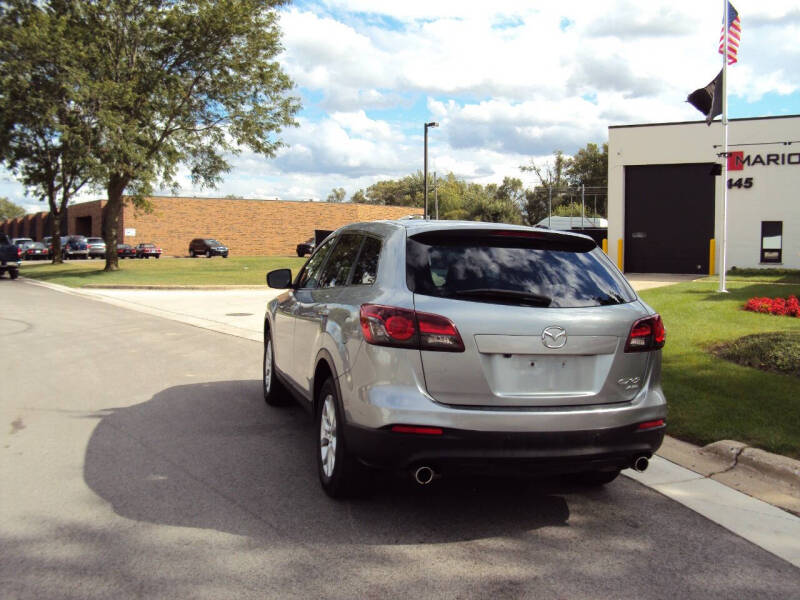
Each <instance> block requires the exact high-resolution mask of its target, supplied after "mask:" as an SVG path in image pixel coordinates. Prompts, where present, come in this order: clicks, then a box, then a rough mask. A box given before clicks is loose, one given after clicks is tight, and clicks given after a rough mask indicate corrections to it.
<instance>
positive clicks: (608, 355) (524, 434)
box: [263, 220, 666, 497]
mask: <svg viewBox="0 0 800 600" xmlns="http://www.w3.org/2000/svg"><path fill="white" fill-rule="evenodd" d="M267 283H268V285H269V286H270V287H273V288H285V289H286V292H285V293H283V294H280V295H279V296H277V297H276V298H275V299H273V300H271V301H269V302H268V304H267V310H266V314H265V318H264V362H263V364H264V370H263V390H264V399H265V401H266V402H267V404H270V405H274V404H279V403H281V402H283V401H285V398H286V396H287V394H292V395H293V396H295V397H296V398H297V399H298V400H299V401H300V402H301V404H303V405H304V406H305V407H306V408H308V409H309V410H310V411H311V412H312V414H313V415H314V418H315V424H316V427H315V432H314V438H315V440H316V442H315V443H316V459H317V470H318V475H319V479H320V482H321V484H322V487H323V488H324V490H325V491H326V492H327V493H328V494H329V495H331V496H334V497H336V496H342V495H347V494H350V493H352V492H353V491H355V490H358V489H359V487H360V486H361V485H362V484H363V481H364V476H365V470H366V468H367V467H382V468H390V469H400V470H406V471H407V472H409V473H410V474H412V476H413V478H414V480H415V481H416V482H417V483H418V484H428V483H430V482H431V481H433V480H434V478H436V477H437V476H438V475H446V474H448V473H450V472H455V471H459V470H464V469H466V470H478V469H488V470H489V471H491V472H493V473H501V472H505V471H522V472H523V473H543V472H552V471H556V472H565V473H572V474H573V476H574V477H576V478H577V479H579V480H580V481H582V482H583V483H585V484H588V485H603V484H605V483H608V482H610V481H612V480H613V479H614V478H615V477H617V475H618V474H619V472H620V470H621V469H623V468H627V467H634V468H637V469H639V470H643V469H645V468H646V467H647V463H648V459H649V457H650V456H651V455H652V454H653V453H654V452H655V451H656V450H657V449H658V447H659V446H660V445H661V441H662V439H663V436H664V429H665V419H666V400H665V397H664V393H663V391H662V389H661V382H660V371H661V369H660V365H661V348H662V347H663V346H664V342H665V332H664V326H663V323H662V320H661V317H660V316H659V315H658V314H657V313H655V312H654V311H653V309H652V308H650V307H649V306H648V305H647V304H645V303H644V302H643V301H642V300H641V299H640V298H639V297H638V296H637V295H636V292H634V291H633V289H632V288H631V287H630V285H629V284H628V282H627V281H626V279H625V277H624V276H623V275H622V274H621V273H620V272H619V270H617V268H616V266H614V264H613V263H612V262H611V261H610V260H609V259H608V257H607V256H606V255H605V254H604V253H603V252H602V250H600V249H599V248H598V247H597V245H596V244H595V243H594V241H592V240H591V239H590V238H588V237H586V236H583V235H579V234H572V233H562V232H555V231H542V230H539V229H534V228H530V227H521V226H513V225H502V224H488V223H463V222H442V221H438V222H431V221H422V220H406V221H394V222H390V221H384V222H372V223H357V224H353V225H348V226H345V227H343V228H341V229H339V230H338V231H336V232H335V233H334V235H333V236H331V237H330V238H328V239H327V240H326V241H325V242H324V243H323V244H321V245H320V246H319V247H318V248H317V249H316V250H315V252H314V254H312V255H311V257H310V258H309V259H308V261H307V262H306V264H305V265H304V266H303V268H302V269H301V270H300V272H299V274H298V275H297V277H296V279H295V280H294V281H292V280H291V272H290V271H289V269H279V270H276V271H272V272H270V273H269V274H268V275H267Z"/></svg>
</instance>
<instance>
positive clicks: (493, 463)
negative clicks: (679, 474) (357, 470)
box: [345, 424, 665, 474]
mask: <svg viewBox="0 0 800 600" xmlns="http://www.w3.org/2000/svg"><path fill="white" fill-rule="evenodd" d="M664 430H665V428H664V427H659V428H655V429H649V430H645V431H637V429H636V425H628V426H625V427H616V428H612V429H598V430H586V431H560V432H525V433H520V432H506V431H502V432H491V431H465V430H458V429H445V430H443V433H442V435H419V434H406V433H395V432H392V431H391V430H390V429H389V428H382V429H370V428H366V427H360V426H358V425H352V424H348V425H345V441H346V444H347V447H348V450H350V451H351V452H352V453H353V454H355V455H356V456H357V457H358V458H359V459H360V460H361V461H362V462H363V463H365V464H367V465H370V466H374V467H381V468H390V469H409V468H411V467H412V466H416V465H423V464H424V465H427V466H431V467H433V468H435V469H436V470H437V471H441V472H453V471H469V472H476V471H477V472H482V471H485V472H487V473H507V472H509V473H510V472H521V473H528V474H535V473H542V474H543V473H567V472H580V471H586V470H604V469H605V470H609V469H623V468H627V467H630V466H631V465H632V463H633V461H634V459H635V458H636V457H639V456H647V457H648V458H649V457H650V456H652V455H653V453H654V452H655V451H656V450H658V448H659V447H660V446H661V442H662V440H663V439H664Z"/></svg>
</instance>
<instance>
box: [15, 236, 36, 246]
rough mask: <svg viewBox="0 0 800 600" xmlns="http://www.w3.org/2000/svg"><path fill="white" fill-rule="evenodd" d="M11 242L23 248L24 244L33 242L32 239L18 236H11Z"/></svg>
mask: <svg viewBox="0 0 800 600" xmlns="http://www.w3.org/2000/svg"><path fill="white" fill-rule="evenodd" d="M11 243H12V244H14V245H15V246H16V247H17V248H23V247H24V246H25V245H26V244H30V243H33V240H32V239H31V238H29V237H18V238H12V240H11Z"/></svg>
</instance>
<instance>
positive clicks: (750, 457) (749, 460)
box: [702, 440, 800, 487]
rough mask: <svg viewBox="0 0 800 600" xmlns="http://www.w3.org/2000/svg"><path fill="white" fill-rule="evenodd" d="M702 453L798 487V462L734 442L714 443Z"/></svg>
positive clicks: (799, 482) (799, 480)
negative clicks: (713, 455)
mask: <svg viewBox="0 0 800 600" xmlns="http://www.w3.org/2000/svg"><path fill="white" fill-rule="evenodd" d="M702 451H703V452H710V453H712V454H715V455H717V456H719V457H722V458H727V459H728V460H732V461H733V466H737V465H743V466H747V467H750V468H752V469H756V470H757V471H761V472H762V473H767V474H769V475H770V476H771V477H774V478H776V479H780V480H781V481H783V482H784V483H786V484H787V485H790V486H795V487H796V486H800V460H794V459H793V458H789V457H787V456H781V455H780V454H773V453H771V452H766V451H765V450H761V449H759V448H751V447H750V446H748V445H747V444H743V443H742V442H737V441H735V440H721V441H719V442H714V443H713V444H708V445H707V446H704V447H703V448H702Z"/></svg>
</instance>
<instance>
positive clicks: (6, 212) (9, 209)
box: [0, 198, 25, 221]
mask: <svg viewBox="0 0 800 600" xmlns="http://www.w3.org/2000/svg"><path fill="white" fill-rule="evenodd" d="M24 215H25V209H24V208H22V207H21V206H19V205H17V204H14V203H13V202H11V201H10V200H9V199H8V198H0V221H5V220H6V219H16V218H18V217H22V216H24Z"/></svg>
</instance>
